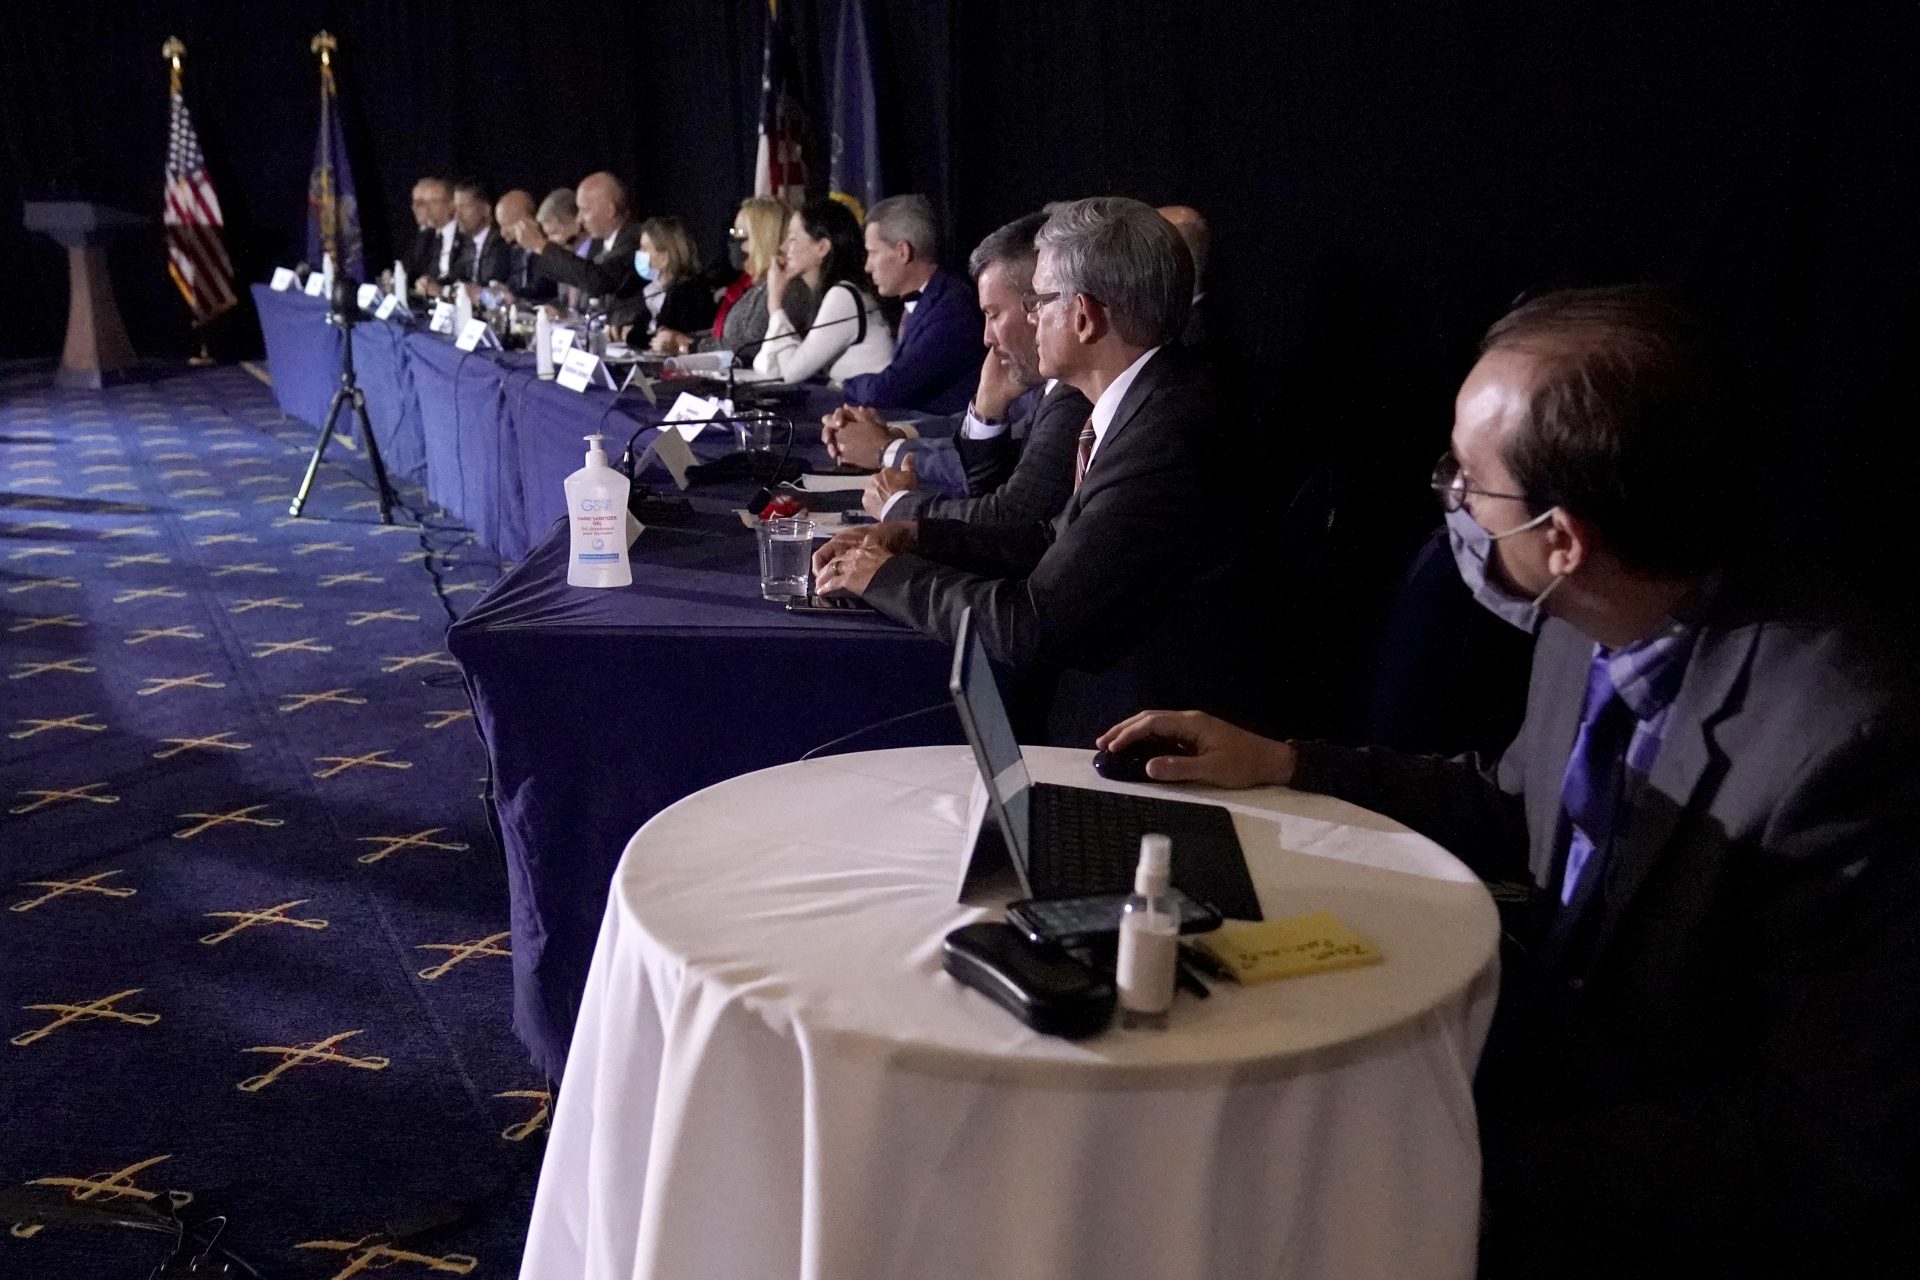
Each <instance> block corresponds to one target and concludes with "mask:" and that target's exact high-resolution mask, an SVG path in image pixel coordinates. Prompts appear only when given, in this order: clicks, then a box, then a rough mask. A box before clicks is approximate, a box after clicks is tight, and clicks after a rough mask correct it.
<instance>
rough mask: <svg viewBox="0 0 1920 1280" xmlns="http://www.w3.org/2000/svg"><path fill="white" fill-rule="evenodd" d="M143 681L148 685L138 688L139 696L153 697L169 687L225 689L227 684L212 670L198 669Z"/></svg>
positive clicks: (137, 695)
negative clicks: (182, 674) (181, 674)
mask: <svg viewBox="0 0 1920 1280" xmlns="http://www.w3.org/2000/svg"><path fill="white" fill-rule="evenodd" d="M142 682H143V683H144V684H145V685H146V686H147V687H146V688H144V689H141V690H138V691H137V692H136V693H135V694H134V696H135V697H137V698H148V697H152V696H153V695H154V694H156V693H165V692H167V690H169V689H224V688H226V687H227V686H226V685H225V684H223V683H221V682H220V681H218V680H215V679H214V678H213V672H211V671H198V672H195V673H194V674H193V675H190V676H146V677H143V679H142Z"/></svg>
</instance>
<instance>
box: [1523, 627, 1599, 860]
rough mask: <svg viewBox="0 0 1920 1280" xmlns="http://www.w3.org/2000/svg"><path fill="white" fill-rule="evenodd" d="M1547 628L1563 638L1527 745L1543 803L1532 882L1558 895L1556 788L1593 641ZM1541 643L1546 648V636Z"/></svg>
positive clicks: (1576, 721)
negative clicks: (1548, 696) (1548, 697)
mask: <svg viewBox="0 0 1920 1280" xmlns="http://www.w3.org/2000/svg"><path fill="white" fill-rule="evenodd" d="M1548 625H1549V626H1551V627H1553V628H1555V630H1556V631H1564V634H1560V635H1556V636H1555V637H1554V639H1553V646H1554V647H1553V650H1552V658H1551V661H1552V662H1553V663H1554V668H1555V669H1554V673H1553V675H1552V677H1551V678H1550V679H1549V680H1547V681H1543V683H1545V684H1548V685H1549V686H1550V687H1552V688H1554V689H1556V690H1559V692H1558V693H1557V694H1556V695H1555V696H1554V698H1553V700H1552V701H1551V702H1550V703H1549V704H1548V706H1547V708H1546V711H1545V713H1544V718H1543V719H1542V721H1541V724H1540V729H1539V736H1538V737H1537V738H1534V739H1532V740H1530V741H1529V743H1528V746H1529V748H1530V749H1532V750H1533V751H1535V752H1537V753H1538V756H1537V758H1538V761H1539V763H1538V765H1537V766H1536V767H1537V768H1538V769H1539V773H1538V775H1537V779H1538V780H1537V783H1536V785H1538V786H1539V787H1540V788H1541V795H1542V796H1543V798H1544V801H1545V802H1544V803H1541V804H1537V805H1535V806H1534V814H1533V830H1532V832H1531V835H1532V838H1533V840H1532V848H1533V850H1534V858H1533V873H1534V879H1535V880H1536V881H1537V882H1538V883H1539V884H1540V885H1542V886H1543V887H1545V888H1546V889H1548V890H1557V887H1558V886H1557V884H1555V883H1554V881H1553V877H1554V874H1555V873H1556V871H1557V870H1558V865H1557V861H1556V860H1557V858H1558V856H1559V852H1560V784H1561V779H1562V778H1564V777H1565V775H1566V772H1567V758H1568V757H1569V756H1571V755H1572V754H1573V739H1574V735H1575V734H1577V733H1578V732H1579V729H1580V712H1581V711H1582V710H1583V703H1584V702H1585V699H1586V689H1587V665H1588V663H1589V662H1590V661H1591V660H1592V655H1593V642H1592V641H1591V640H1589V639H1587V638H1586V637H1585V636H1583V635H1581V634H1580V633H1579V632H1577V631H1575V630H1574V629H1573V628H1572V627H1571V626H1568V625H1567V624H1565V623H1561V622H1552V623H1549V624H1548ZM1541 643H1542V644H1543V645H1544V644H1545V643H1546V638H1545V637H1542V641H1541Z"/></svg>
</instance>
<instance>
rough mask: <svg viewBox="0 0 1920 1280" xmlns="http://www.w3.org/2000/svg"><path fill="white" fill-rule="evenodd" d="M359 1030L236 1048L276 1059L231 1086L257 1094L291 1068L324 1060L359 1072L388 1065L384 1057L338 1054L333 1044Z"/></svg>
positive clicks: (243, 1091)
mask: <svg viewBox="0 0 1920 1280" xmlns="http://www.w3.org/2000/svg"><path fill="white" fill-rule="evenodd" d="M361 1030H362V1029H360V1028H356V1029H355V1030H352V1031H340V1032H336V1033H335V1034H333V1035H330V1036H328V1037H327V1038H326V1039H324V1040H315V1041H312V1042H311V1043H308V1044H257V1045H254V1046H253V1047H252V1048H249V1049H242V1050H241V1051H240V1052H242V1053H277V1054H279V1055H280V1061H279V1063H278V1064H277V1065H275V1066H274V1067H273V1068H272V1069H271V1070H268V1071H264V1072H262V1073H261V1074H259V1075H257V1076H248V1077H247V1078H246V1079H245V1080H242V1081H241V1082H240V1083H239V1084H237V1085H235V1086H234V1088H236V1089H238V1090H239V1091H240V1092H242V1093H258V1092H260V1091H261V1090H262V1089H264V1088H266V1087H267V1086H268V1085H270V1084H272V1083H273V1082H274V1081H275V1080H278V1079H279V1078H280V1077H281V1076H283V1075H285V1074H286V1073H287V1072H289V1071H291V1070H293V1069H294V1068H295V1067H317V1066H321V1065H322V1064H324V1063H328V1062H337V1063H339V1064H340V1065H341V1066H343V1067H354V1068H357V1069H359V1070H361V1071H385V1070H386V1069H387V1067H388V1066H389V1065H391V1060H390V1059H388V1058H381V1057H366V1058H356V1057H353V1056H352V1055H350V1054H345V1053H341V1052H340V1051H339V1049H338V1048H336V1047H335V1046H337V1045H339V1044H340V1042H341V1041H343V1040H351V1039H353V1037H355V1036H357V1035H359V1034H360V1031H361Z"/></svg>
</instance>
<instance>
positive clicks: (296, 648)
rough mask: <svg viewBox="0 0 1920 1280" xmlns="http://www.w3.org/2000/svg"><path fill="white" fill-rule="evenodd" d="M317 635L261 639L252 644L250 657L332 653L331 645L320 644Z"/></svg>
mask: <svg viewBox="0 0 1920 1280" xmlns="http://www.w3.org/2000/svg"><path fill="white" fill-rule="evenodd" d="M319 641H320V637H319V636H306V637H304V638H303V639H299V640H263V641H260V642H259V643H257V644H255V645H254V646H253V653H252V655H251V656H252V657H255V658H271V657H272V656H273V655H274V654H276V653H332V652H333V646H332V645H330V644H321V643H320V642H319Z"/></svg>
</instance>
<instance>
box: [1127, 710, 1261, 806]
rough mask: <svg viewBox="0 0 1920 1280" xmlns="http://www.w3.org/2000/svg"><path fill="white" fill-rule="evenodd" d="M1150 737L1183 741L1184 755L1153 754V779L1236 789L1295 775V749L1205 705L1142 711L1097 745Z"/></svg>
mask: <svg viewBox="0 0 1920 1280" xmlns="http://www.w3.org/2000/svg"><path fill="white" fill-rule="evenodd" d="M1148 738H1163V739H1166V740H1168V741H1171V742H1177V743H1179V744H1181V745H1182V746H1183V747H1184V748H1185V749H1186V751H1187V754H1185V755H1163V756H1155V757H1154V758H1153V759H1152V760H1149V761H1148V762H1147V776H1148V777H1149V778H1152V779H1153V780H1154V781H1155V782H1204V783H1207V784H1208V785H1210V786H1215V787H1225V788H1228V789H1230V790H1238V789H1240V788H1242V787H1258V786H1266V785H1277V786H1286V785H1288V784H1289V783H1291V782H1292V780H1293V764H1294V751H1293V747H1292V746H1290V745H1289V744H1287V743H1285V742H1275V741H1274V740H1273V739H1271V738H1263V737H1261V736H1260V735H1259V734H1257V733H1249V732H1247V730H1245V729H1242V728H1239V727H1237V726H1235V725H1230V724H1228V723H1227V722H1226V721H1225V720H1221V719H1219V718H1217V717H1215V716H1210V715H1208V714H1206V713H1205V712H1204V711H1142V712H1140V713H1139V714H1138V715H1134V716H1131V717H1129V718H1127V719H1125V720H1122V721H1121V722H1120V723H1119V724H1117V725H1115V726H1113V728H1111V729H1109V730H1107V731H1106V732H1105V733H1103V734H1101V735H1100V738H1099V740H1098V741H1097V742H1095V743H1094V745H1095V746H1097V747H1099V748H1100V750H1102V751H1106V752H1120V751H1124V750H1126V749H1127V748H1128V747H1130V746H1132V745H1134V744H1135V743H1138V742H1141V741H1143V740H1145V739H1148Z"/></svg>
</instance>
